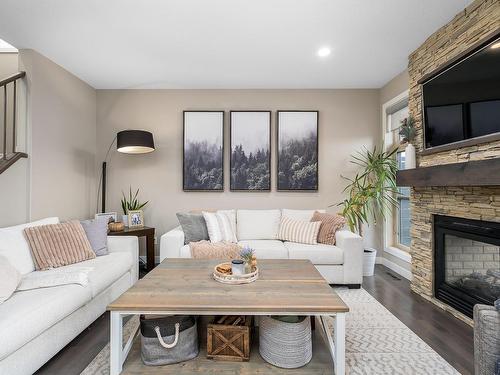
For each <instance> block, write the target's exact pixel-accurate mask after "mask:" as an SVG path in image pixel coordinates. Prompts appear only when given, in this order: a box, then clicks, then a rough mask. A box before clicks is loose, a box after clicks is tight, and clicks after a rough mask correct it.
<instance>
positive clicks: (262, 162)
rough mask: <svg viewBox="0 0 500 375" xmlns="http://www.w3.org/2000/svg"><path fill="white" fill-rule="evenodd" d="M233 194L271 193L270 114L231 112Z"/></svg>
mask: <svg viewBox="0 0 500 375" xmlns="http://www.w3.org/2000/svg"><path fill="white" fill-rule="evenodd" d="M229 119H230V134H231V135H230V150H231V156H230V189H231V191H270V190H271V111H231V112H230V117H229Z"/></svg>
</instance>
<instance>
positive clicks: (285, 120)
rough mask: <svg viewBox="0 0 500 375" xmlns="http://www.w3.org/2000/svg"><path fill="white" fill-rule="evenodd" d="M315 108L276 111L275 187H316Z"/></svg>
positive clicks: (316, 140)
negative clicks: (276, 161)
mask: <svg viewBox="0 0 500 375" xmlns="http://www.w3.org/2000/svg"><path fill="white" fill-rule="evenodd" d="M318 118H319V112H318V111H299V110H292V111H277V142H278V147H277V148H278V150H277V154H278V155H277V156H278V163H277V168H278V173H277V176H278V178H277V180H278V181H277V190H278V191H318V186H319V184H318V180H319V176H318V155H319V153H318V149H319V147H318V144H319V138H318V130H319V126H318Z"/></svg>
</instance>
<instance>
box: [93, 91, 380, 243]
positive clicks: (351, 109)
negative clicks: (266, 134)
mask: <svg viewBox="0 0 500 375" xmlns="http://www.w3.org/2000/svg"><path fill="white" fill-rule="evenodd" d="M189 109H192V110H194V109H214V110H215V109H219V110H226V111H227V110H231V109H234V110H236V109H262V110H272V111H273V115H272V129H273V132H272V134H273V139H272V142H271V145H272V147H273V149H272V152H273V153H274V152H275V145H276V142H275V139H274V138H275V130H276V128H275V125H276V124H275V120H276V114H275V113H274V111H275V110H278V109H281V110H286V109H312V110H319V191H318V192H313V193H286V192H276V191H275V185H276V173H275V169H276V167H275V166H276V157H275V155H273V158H272V169H271V170H272V185H273V191H272V192H259V193H247V192H229V191H228V190H229V174H228V173H227V171H228V167H229V160H228V159H229V138H228V136H229V126H228V122H227V120H228V116H226V124H225V125H226V127H225V134H226V139H225V173H224V175H225V180H226V181H225V189H226V191H225V192H224V193H215V192H213V193H200V192H183V191H182V111H183V110H189ZM379 118H380V106H379V92H378V90H98V91H97V140H98V141H97V144H98V155H99V160H102V159H103V158H104V154H105V152H106V150H107V148H108V145H109V143H110V142H111V141H112V139H113V137H114V135H115V134H116V132H117V131H119V130H123V129H145V130H149V131H151V132H153V134H154V137H155V142H156V147H157V149H156V151H155V152H153V153H151V154H148V155H123V154H119V153H117V152H114V153H113V155H112V159H111V162H110V163H108V194H107V196H108V211H110V210H116V211H119V209H120V205H119V200H120V196H121V191H122V190H127V189H128V188H129V186H130V185H132V187H133V188H140V189H141V199H143V200H149V201H150V204H149V205H148V207H147V208H146V210H145V218H146V224H150V225H154V226H155V227H156V228H157V233H158V235H161V234H163V233H164V232H166V231H168V230H170V229H172V228H173V227H175V226H176V225H178V224H177V219H176V216H175V213H176V212H181V211H188V210H192V209H203V208H232V207H236V208H274V207H288V208H324V207H326V206H328V205H332V204H333V205H335V204H337V203H338V202H340V201H341V200H342V199H343V196H342V193H341V192H342V189H343V187H344V185H345V181H343V180H342V178H341V177H340V175H341V174H346V175H352V174H353V172H354V171H355V169H356V168H354V166H352V165H351V164H350V163H349V157H350V155H351V154H352V153H354V152H356V151H358V150H361V149H362V148H363V147H373V145H374V144H375V143H378V142H380V139H381V134H380V123H379ZM330 210H331V211H337V210H338V208H337V207H333V208H331V209H330ZM367 238H370V241H375V242H376V241H378V240H377V238H378V236H371V235H370V234H369V233H367ZM369 245H371V246H375V247H379V243H373V242H372V243H370V244H369Z"/></svg>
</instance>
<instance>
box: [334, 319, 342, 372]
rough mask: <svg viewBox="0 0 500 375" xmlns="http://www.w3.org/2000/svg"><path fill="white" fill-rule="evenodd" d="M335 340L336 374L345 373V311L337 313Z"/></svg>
mask: <svg viewBox="0 0 500 375" xmlns="http://www.w3.org/2000/svg"><path fill="white" fill-rule="evenodd" d="M333 342H334V344H335V349H334V350H335V363H334V365H335V375H344V374H345V313H337V314H336V315H335V323H334V331H333Z"/></svg>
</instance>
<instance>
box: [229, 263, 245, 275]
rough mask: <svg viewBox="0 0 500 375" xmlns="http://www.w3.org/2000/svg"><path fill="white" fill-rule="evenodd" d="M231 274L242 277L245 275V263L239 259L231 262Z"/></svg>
mask: <svg viewBox="0 0 500 375" xmlns="http://www.w3.org/2000/svg"><path fill="white" fill-rule="evenodd" d="M231 272H232V273H233V275H243V274H244V273H245V262H243V261H242V260H241V259H234V260H233V261H231Z"/></svg>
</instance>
